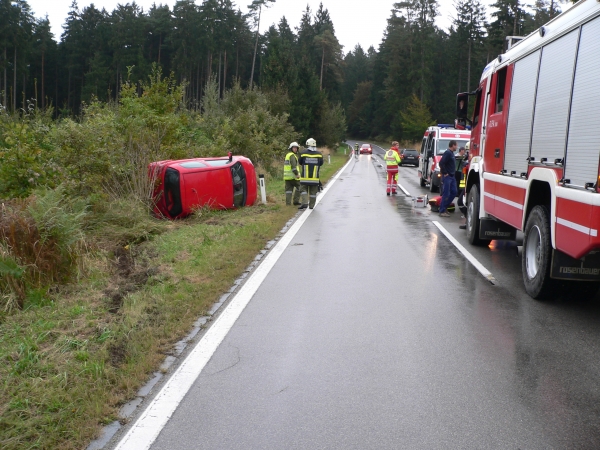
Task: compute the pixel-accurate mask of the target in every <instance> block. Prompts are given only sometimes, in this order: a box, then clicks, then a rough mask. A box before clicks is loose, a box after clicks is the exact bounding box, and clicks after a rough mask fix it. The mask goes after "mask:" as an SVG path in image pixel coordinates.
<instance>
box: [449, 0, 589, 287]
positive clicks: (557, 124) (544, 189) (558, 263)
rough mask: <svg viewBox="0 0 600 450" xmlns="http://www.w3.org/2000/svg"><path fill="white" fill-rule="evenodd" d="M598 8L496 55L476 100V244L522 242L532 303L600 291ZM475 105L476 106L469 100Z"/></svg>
mask: <svg viewBox="0 0 600 450" xmlns="http://www.w3.org/2000/svg"><path fill="white" fill-rule="evenodd" d="M598 55H600V3H599V2H598V1H597V0H581V1H579V2H578V3H576V4H575V5H574V6H573V7H571V8H570V9H569V10H567V11H565V12H564V13H562V14H560V15H558V16H557V17H555V18H554V19H552V20H551V21H550V22H548V23H547V24H546V25H544V26H543V27H541V28H540V29H539V30H537V31H535V32H534V33H532V34H530V35H529V36H527V37H526V38H525V39H523V40H522V41H520V42H519V43H518V44H517V45H514V46H513V47H512V48H510V49H509V50H508V51H507V52H506V53H505V54H503V55H500V56H499V57H498V58H496V59H495V60H494V61H492V62H491V63H490V64H488V66H487V67H486V68H485V69H484V71H483V74H482V77H481V81H480V84H479V87H478V89H477V90H476V91H475V92H470V93H462V94H459V95H458V96H457V119H458V120H464V119H467V114H466V112H467V105H468V103H469V97H470V96H471V103H473V104H474V105H473V114H472V115H471V118H470V119H469V122H471V125H472V131H471V146H470V147H471V148H470V154H471V161H470V165H469V173H468V176H467V183H466V192H467V237H468V239H469V241H470V242H471V243H472V244H484V245H485V244H488V243H489V242H490V241H491V240H497V239H509V240H514V239H515V238H516V232H517V230H519V231H522V232H523V235H524V239H523V251H522V261H521V266H522V275H523V281H524V285H525V289H526V291H527V293H528V294H529V295H530V296H532V297H534V298H548V297H552V296H554V295H555V293H556V292H557V288H562V287H567V288H568V289H569V291H571V292H575V291H576V292H581V293H582V295H590V294H593V293H595V292H596V291H597V290H598V287H599V286H600V236H599V233H598V230H599V229H600V182H599V181H600V172H599V162H598V161H599V157H600V134H599V133H596V132H591V130H592V128H590V127H593V124H597V123H599V122H600V89H598V73H599V70H600V63H599V61H600V60H599V58H598ZM473 97H474V101H473Z"/></svg>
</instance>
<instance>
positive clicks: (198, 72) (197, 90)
mask: <svg viewBox="0 0 600 450" xmlns="http://www.w3.org/2000/svg"><path fill="white" fill-rule="evenodd" d="M198 103H200V61H198V68H197V69H196V104H195V105H194V111H198Z"/></svg>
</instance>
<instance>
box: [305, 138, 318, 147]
mask: <svg viewBox="0 0 600 450" xmlns="http://www.w3.org/2000/svg"><path fill="white" fill-rule="evenodd" d="M306 146H307V147H316V146H317V141H315V140H314V139H313V138H308V140H307V141H306Z"/></svg>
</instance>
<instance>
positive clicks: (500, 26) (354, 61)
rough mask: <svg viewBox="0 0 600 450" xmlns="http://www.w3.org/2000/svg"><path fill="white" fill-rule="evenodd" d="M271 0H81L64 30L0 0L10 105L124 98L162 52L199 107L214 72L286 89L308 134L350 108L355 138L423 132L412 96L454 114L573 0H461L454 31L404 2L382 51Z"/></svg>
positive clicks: (328, 128) (319, 14)
mask: <svg viewBox="0 0 600 450" xmlns="http://www.w3.org/2000/svg"><path fill="white" fill-rule="evenodd" d="M273 1H274V0H254V2H253V3H252V5H250V13H249V14H243V13H242V12H241V10H240V9H239V8H238V6H236V5H235V4H234V3H233V2H232V1H231V0H205V1H193V0H179V1H177V2H176V3H175V5H174V6H173V7H169V6H166V5H160V4H155V5H154V6H152V7H151V8H150V9H148V10H143V9H142V8H140V7H139V6H138V5H136V4H135V2H133V3H125V4H122V5H119V6H117V8H116V9H115V10H113V11H110V12H109V11H106V10H105V9H98V8H96V7H95V6H94V5H93V4H92V5H86V6H80V5H78V4H77V2H76V1H73V3H72V5H71V10H70V12H69V14H68V17H66V18H65V22H64V24H63V30H64V31H63V33H62V35H61V36H54V35H53V34H52V32H51V29H50V23H49V21H48V19H47V18H42V19H39V18H35V15H34V11H32V10H31V8H30V6H29V4H28V3H27V1H26V0H0V17H3V18H7V19H8V20H2V22H1V23H0V93H1V94H0V103H2V105H4V106H5V107H6V109H7V110H8V111H18V110H20V109H21V110H23V109H25V108H27V105H28V102H35V104H36V105H37V107H39V108H46V107H48V106H52V107H53V108H54V114H55V116H56V117H66V116H77V114H78V113H79V112H80V111H81V107H82V104H83V103H89V102H90V101H91V100H92V98H97V99H99V100H101V101H109V100H115V99H117V97H118V93H119V89H120V86H121V84H122V83H123V80H124V79H125V78H126V77H127V76H129V77H130V79H131V81H133V82H135V81H136V80H141V79H146V78H147V76H148V75H149V74H150V71H151V66H152V64H153V63H158V64H159V65H160V66H162V68H163V73H165V74H168V73H171V72H173V73H174V74H175V78H176V80H177V81H178V82H185V83H186V89H185V103H186V105H187V107H188V108H190V109H198V108H200V105H201V99H202V95H203V89H204V86H205V85H206V82H207V81H208V80H209V78H210V77H215V79H216V80H217V84H218V87H219V91H220V92H223V91H224V90H225V89H228V88H230V87H232V86H233V84H234V83H236V81H239V83H240V84H241V86H242V87H244V88H245V87H250V86H251V85H254V86H257V87H260V88H261V89H263V90H273V91H279V92H286V93H287V95H288V97H289V100H290V102H289V111H288V112H289V114H290V118H289V121H290V123H291V124H292V125H293V126H294V128H295V129H296V130H297V131H298V132H299V133H301V134H302V135H308V134H311V135H314V136H316V137H321V138H324V136H326V135H327V134H330V133H334V134H335V133H337V134H339V131H336V130H335V128H336V124H337V125H339V123H341V122H343V115H345V117H346V122H347V125H348V134H349V135H351V136H356V137H362V138H365V137H373V138H374V137H379V138H382V139H383V138H385V139H387V138H389V137H394V138H404V139H412V138H414V136H409V135H406V133H404V132H403V125H402V118H401V115H400V112H401V111H403V110H405V109H406V108H407V107H408V106H409V104H411V105H412V106H413V107H417V108H419V107H420V108H428V110H429V112H430V114H431V119H432V120H437V121H439V122H444V121H451V120H452V118H453V103H454V98H455V95H456V93H457V92H458V91H466V90H470V89H473V88H475V87H476V85H477V83H478V80H479V75H480V73H481V70H482V68H483V67H484V66H485V65H486V64H487V62H489V61H490V60H491V59H493V58H495V57H496V56H497V55H498V54H499V53H501V52H502V50H503V45H504V42H505V37H506V36H511V35H526V34H528V33H530V32H532V31H534V30H535V29H537V28H538V27H539V26H540V25H542V24H543V23H545V22H547V21H548V20H550V19H551V18H552V17H554V16H555V15H557V14H559V13H560V10H561V6H562V7H564V3H565V2H566V1H567V0H536V1H535V3H534V4H533V5H526V4H525V2H524V1H523V0H496V2H495V3H493V4H492V5H491V7H486V5H485V4H484V2H483V1H482V0H455V1H454V14H453V20H452V25H451V26H450V28H449V29H447V30H446V29H441V28H440V27H438V26H437V25H436V17H437V16H438V14H439V1H438V0H407V1H403V2H399V3H393V9H392V14H391V16H390V17H389V18H388V25H387V29H386V30H382V40H381V43H380V45H379V46H378V48H377V49H375V48H373V47H370V48H368V49H363V48H362V47H361V46H360V45H357V46H356V47H355V48H353V49H345V50H346V51H345V52H344V49H343V47H342V46H341V45H340V43H339V41H338V39H337V37H336V33H335V26H334V24H333V22H332V20H331V17H330V15H329V12H328V10H327V7H326V6H327V5H326V4H325V5H324V4H321V5H320V7H319V8H318V9H317V11H311V10H310V8H309V7H308V6H307V7H306V10H305V12H304V14H303V16H302V19H301V21H300V23H299V24H290V23H289V22H288V21H287V20H286V18H285V17H282V18H281V20H280V21H279V23H278V24H277V26H271V27H269V28H265V27H264V25H263V27H262V28H260V27H259V26H260V22H259V19H260V11H261V8H265V7H268V6H269V3H272V2H273ZM561 4H562V5H561ZM390 6H392V4H391V5H390ZM486 8H487V9H488V10H486ZM336 25H337V26H343V25H344V24H336ZM263 28H265V29H263ZM257 30H259V31H258V32H257ZM255 51H256V53H255ZM128 74H129V75H128ZM415 105H416V106H415ZM326 140H328V141H330V140H332V139H330V138H327V139H326ZM333 140H335V139H333Z"/></svg>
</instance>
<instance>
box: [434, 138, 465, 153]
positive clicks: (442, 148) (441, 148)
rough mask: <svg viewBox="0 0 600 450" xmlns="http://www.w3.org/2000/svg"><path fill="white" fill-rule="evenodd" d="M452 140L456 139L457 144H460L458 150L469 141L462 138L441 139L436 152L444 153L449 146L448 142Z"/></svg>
mask: <svg viewBox="0 0 600 450" xmlns="http://www.w3.org/2000/svg"><path fill="white" fill-rule="evenodd" d="M452 140H454V141H456V145H457V146H458V147H456V149H457V150H458V149H459V148H461V147H465V146H466V145H467V142H469V141H465V140H462V139H440V140H438V141H437V152H436V154H438V155H443V154H444V152H445V151H446V149H447V148H448V144H450V141H452Z"/></svg>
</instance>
